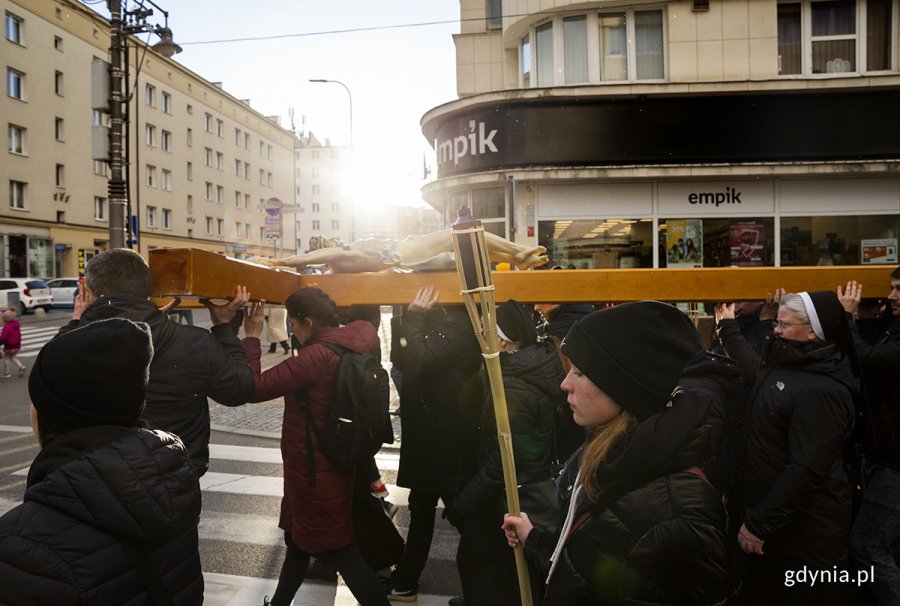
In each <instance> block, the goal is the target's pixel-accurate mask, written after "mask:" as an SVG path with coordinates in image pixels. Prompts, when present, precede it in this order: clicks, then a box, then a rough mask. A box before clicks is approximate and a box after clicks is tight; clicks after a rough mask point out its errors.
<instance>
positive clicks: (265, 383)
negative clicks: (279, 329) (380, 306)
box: [241, 288, 388, 606]
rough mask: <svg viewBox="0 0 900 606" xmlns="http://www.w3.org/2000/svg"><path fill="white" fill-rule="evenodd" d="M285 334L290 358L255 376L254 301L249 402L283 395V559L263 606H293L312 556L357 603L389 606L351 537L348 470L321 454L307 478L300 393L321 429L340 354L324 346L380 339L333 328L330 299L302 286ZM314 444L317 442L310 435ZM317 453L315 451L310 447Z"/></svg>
mask: <svg viewBox="0 0 900 606" xmlns="http://www.w3.org/2000/svg"><path fill="white" fill-rule="evenodd" d="M286 307H287V312H288V319H289V320H290V323H291V332H292V333H293V334H294V336H296V337H297V339H298V340H299V341H300V343H301V344H302V348H301V349H300V351H299V353H298V354H297V355H296V356H292V357H290V358H288V359H287V360H285V361H284V362H282V363H281V364H279V365H277V366H275V367H274V368H271V369H269V370H267V371H266V372H260V356H261V349H260V341H259V337H260V335H261V334H262V330H263V314H264V307H263V303H255V304H253V305H252V306H251V311H250V313H249V314H248V316H247V317H246V319H245V321H244V332H245V335H246V336H245V338H244V339H243V341H241V345H242V346H243V348H244V351H245V352H246V354H247V359H248V360H249V362H250V367H251V368H252V369H253V375H254V377H255V378H256V392H255V393H254V395H253V398H252V399H251V401H253V402H264V401H266V400H271V399H273V398H277V397H280V396H284V423H283V425H282V430H281V456H282V459H283V461H284V498H283V499H282V501H281V518H280V521H279V524H278V525H279V527H280V528H281V529H282V530H284V539H285V544H286V545H287V554H286V555H285V559H284V564H283V565H282V568H281V575H280V576H279V578H278V587H277V588H276V590H275V594H274V595H273V596H272V601H271V602H269V601H268V599H267V600H266V601H265V604H272V606H280V605H287V604H290V603H291V600H293V598H294V594H296V593H297V590H298V589H299V588H300V585H301V584H302V583H303V578H304V577H305V575H306V570H307V568H308V566H309V560H310V556H311V555H314V556H315V557H316V558H318V559H321V560H324V561H326V562H327V563H329V564H331V565H332V566H333V567H334V568H336V569H337V571H338V572H340V573H341V576H342V577H343V579H344V582H346V583H347V587H348V588H349V589H350V591H351V592H352V593H353V596H354V597H355V598H356V599H357V601H359V603H360V604H363V605H364V606H368V605H370V604H381V605H386V604H388V601H387V598H386V597H385V594H384V588H383V586H382V585H381V583H380V582H379V580H378V577H377V576H376V574H375V572H374V571H373V570H372V569H371V568H369V566H368V565H367V564H366V562H365V560H363V557H362V555H361V554H360V552H359V549H358V548H357V546H356V543H355V541H354V536H353V524H352V520H351V510H352V501H353V474H354V470H352V469H343V468H341V467H338V466H337V465H336V464H334V463H332V462H331V461H330V460H329V459H328V458H326V457H325V455H324V454H322V453H321V452H319V451H318V449H316V450H314V452H313V453H312V456H313V459H314V465H313V466H312V469H313V470H314V471H313V473H314V474H315V477H314V478H312V477H310V466H309V463H308V458H307V456H308V454H309V453H308V452H307V447H306V443H307V442H306V436H307V433H306V417H305V415H304V412H303V410H302V409H301V407H300V400H299V398H298V395H297V394H298V392H303V393H305V395H306V399H307V402H308V406H309V411H310V413H311V415H312V418H313V419H314V421H315V423H316V426H317V427H322V426H324V425H325V421H326V420H327V419H328V416H329V414H330V412H331V408H332V406H333V403H334V387H335V374H336V372H337V366H338V362H339V361H340V357H339V356H338V355H337V354H336V353H334V352H333V351H331V350H330V349H328V348H327V347H326V346H324V345H322V342H329V343H333V344H335V345H340V346H341V347H344V348H346V349H350V350H353V351H357V352H367V351H371V350H373V349H375V348H376V347H377V346H378V344H379V340H378V335H377V333H376V332H375V327H374V326H373V325H372V324H371V323H370V322H366V321H365V320H357V321H355V322H351V323H349V324H347V325H346V326H339V325H338V319H337V313H336V309H335V304H334V301H332V300H331V299H330V298H329V297H328V295H327V294H325V293H324V292H322V291H321V290H319V289H318V288H301V289H300V290H297V291H296V292H294V293H293V294H292V295H291V296H290V297H288V300H287V302H286ZM311 433H312V443H313V444H314V445H315V442H316V436H315V432H311ZM314 448H315V446H314Z"/></svg>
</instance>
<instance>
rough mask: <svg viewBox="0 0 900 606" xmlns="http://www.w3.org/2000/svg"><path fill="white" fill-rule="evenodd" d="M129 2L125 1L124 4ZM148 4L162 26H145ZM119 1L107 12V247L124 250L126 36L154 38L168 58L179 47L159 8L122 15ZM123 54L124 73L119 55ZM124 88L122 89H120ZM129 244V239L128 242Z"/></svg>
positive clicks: (110, 0)
mask: <svg viewBox="0 0 900 606" xmlns="http://www.w3.org/2000/svg"><path fill="white" fill-rule="evenodd" d="M127 2H128V0H125V3H126V4H127ZM144 3H149V4H151V5H152V6H154V7H155V8H156V9H157V10H159V11H160V12H161V13H162V14H163V16H164V17H165V25H162V26H160V25H159V24H149V23H147V18H148V17H150V16H151V15H153V9H147V8H144ZM122 4H123V2H122V0H107V8H108V9H109V15H110V17H109V34H110V36H109V56H110V59H109V90H110V94H109V184H108V186H107V192H108V199H109V247H110V248H125V245H126V237H125V236H126V233H127V232H128V231H129V230H130V221H128V222H126V220H125V210H126V207H127V206H129V199H128V198H129V197H128V185H127V180H126V170H127V167H128V165H129V162H128V160H129V154H130V150H129V149H128V147H127V145H123V134H124V132H125V126H126V125H127V124H128V102H129V101H130V99H131V92H130V91H129V90H127V89H128V71H127V70H128V36H129V35H131V34H138V33H147V32H149V33H153V34H156V35H157V36H158V37H159V39H160V41H159V42H158V43H156V44H154V45H153V46H151V47H150V48H152V49H153V50H154V51H155V52H157V53H159V54H160V55H162V56H163V57H166V58H168V57H171V56H172V55H174V54H175V53H180V52H181V47H180V46H178V45H177V44H175V42H174V40H173V39H172V30H171V29H169V13H168V12H166V11H164V10H163V9H162V8H160V7H159V6H158V5H157V4H156V3H154V2H152V0H143V2H141V6H140V7H139V8H137V9H135V10H132V11H129V10H126V11H125V12H124V20H123V12H122V8H123V6H122ZM123 51H124V53H125V61H124V71H123V61H122V53H123ZM123 84H124V86H123ZM127 242H128V244H129V245H130V244H131V238H128V239H127Z"/></svg>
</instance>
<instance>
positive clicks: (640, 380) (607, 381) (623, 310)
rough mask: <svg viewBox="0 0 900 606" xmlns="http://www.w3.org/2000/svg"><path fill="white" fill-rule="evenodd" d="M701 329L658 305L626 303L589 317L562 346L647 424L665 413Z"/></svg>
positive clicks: (579, 366) (570, 331) (600, 385)
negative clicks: (654, 417) (649, 420)
mask: <svg viewBox="0 0 900 606" xmlns="http://www.w3.org/2000/svg"><path fill="white" fill-rule="evenodd" d="M697 340H698V339H697V330H696V329H695V328H694V325H693V324H692V323H691V321H690V320H689V319H688V318H687V316H686V315H684V314H683V313H682V312H680V311H678V309H676V308H675V307H673V306H671V305H667V304H665V303H660V302H659V301H637V302H635V303H623V304H621V305H616V306H615V307H610V308H608V309H601V310H600V311H595V312H593V313H591V314H588V315H587V316H585V317H584V318H583V319H581V320H579V321H578V322H576V323H575V324H574V325H573V326H572V328H571V329H570V330H569V334H567V335H566V338H565V339H564V340H563V342H562V352H563V353H564V354H565V355H566V356H568V357H569V359H570V360H571V361H572V364H574V365H575V366H576V367H577V368H578V370H580V371H581V372H583V373H584V374H585V375H586V376H587V377H588V378H589V379H590V380H591V381H592V382H593V383H594V384H595V385H596V386H597V387H599V388H600V389H602V390H603V391H604V392H606V394H607V395H609V397H611V398H612V399H613V400H615V401H616V403H617V404H619V405H620V406H621V407H622V408H624V409H625V410H627V411H628V412H630V413H631V414H633V415H634V416H635V417H637V419H638V420H640V421H643V420H644V419H646V418H647V417H650V416H652V415H654V414H656V413H658V412H662V411H663V410H665V408H666V405H667V404H668V402H669V400H671V394H672V391H673V390H674V389H675V387H676V385H677V384H678V379H679V378H680V377H681V371H682V370H683V369H684V367H685V365H686V364H687V363H688V362H689V361H690V360H691V357H693V356H694V354H695V353H696V351H697Z"/></svg>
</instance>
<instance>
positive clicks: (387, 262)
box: [253, 229, 548, 273]
mask: <svg viewBox="0 0 900 606" xmlns="http://www.w3.org/2000/svg"><path fill="white" fill-rule="evenodd" d="M484 235H485V237H486V240H487V247H488V254H489V255H490V259H491V261H494V262H496V263H503V262H506V263H511V264H513V265H515V266H516V267H518V268H519V269H528V268H530V267H539V266H541V265H544V264H545V263H547V261H548V259H547V256H546V254H545V253H546V252H547V249H546V248H544V247H543V246H523V245H521V244H516V243H515V242H510V241H509V240H506V239H504V238H501V237H500V236H497V235H495V234H492V233H487V232H485V234H484ZM451 250H452V240H451V239H450V230H449V229H444V230H440V231H434V232H431V233H428V234H425V235H423V236H418V237H413V238H406V239H405V240H381V239H375V238H368V239H364V240H354V241H353V242H351V243H350V244H348V245H346V246H342V247H335V248H319V249H317V250H311V251H309V252H308V253H306V254H302V255H293V256H291V257H286V258H284V259H274V260H273V259H268V260H261V259H260V260H259V261H261V262H264V263H265V264H267V265H270V266H273V267H277V266H280V267H294V268H300V267H306V266H307V265H328V266H329V267H331V269H332V271H333V272H335V273H355V272H365V271H383V270H385V269H392V268H405V269H422V270H451V269H453V267H454V259H453V255H452V254H451V252H450V251H451ZM253 260H254V261H257V259H253Z"/></svg>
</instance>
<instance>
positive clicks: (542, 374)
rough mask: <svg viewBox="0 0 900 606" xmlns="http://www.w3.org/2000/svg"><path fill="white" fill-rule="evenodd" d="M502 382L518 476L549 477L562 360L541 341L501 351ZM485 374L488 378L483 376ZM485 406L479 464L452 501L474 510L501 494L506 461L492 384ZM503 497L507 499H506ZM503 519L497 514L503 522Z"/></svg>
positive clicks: (465, 510)
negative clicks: (500, 443) (498, 433)
mask: <svg viewBox="0 0 900 606" xmlns="http://www.w3.org/2000/svg"><path fill="white" fill-rule="evenodd" d="M500 367H501V369H502V372H503V388H504V391H505V392H506V406H507V409H508V411H509V426H510V431H511V433H512V444H513V453H514V456H515V462H516V478H517V479H518V481H519V482H520V483H522V482H528V481H531V482H536V481H539V480H542V479H547V478H549V477H550V458H551V454H552V452H553V429H554V425H553V424H554V417H555V409H556V407H557V406H559V405H560V402H563V403H565V399H566V395H565V392H563V391H562V389H560V387H559V384H560V383H561V382H562V380H563V373H562V364H561V363H560V361H559V356H558V355H557V353H556V349H555V348H554V347H553V344H552V343H547V342H544V343H539V344H537V345H533V346H531V347H526V348H525V349H520V350H518V351H514V352H511V353H503V354H500ZM485 380H486V378H485ZM485 390H486V393H487V394H488V397H486V398H485V403H484V406H483V409H482V423H481V440H480V442H481V443H480V446H479V451H478V470H477V471H476V472H475V476H474V477H473V478H472V479H471V480H470V481H469V483H468V484H467V485H466V487H465V488H464V489H463V490H462V491H461V492H460V493H459V494H458V495H457V496H456V498H454V499H453V507H454V508H455V509H456V511H457V512H458V513H460V514H462V515H470V514H472V513H473V512H474V511H476V510H477V509H479V508H482V507H483V506H484V505H485V504H486V503H488V502H490V503H494V502H495V501H497V500H498V499H504V496H503V467H502V464H501V461H500V447H499V444H498V442H497V422H496V420H495V417H494V403H493V399H492V398H491V397H490V388H489V387H485ZM504 503H505V501H504ZM500 522H502V519H500V520H498V528H499V523H500Z"/></svg>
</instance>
